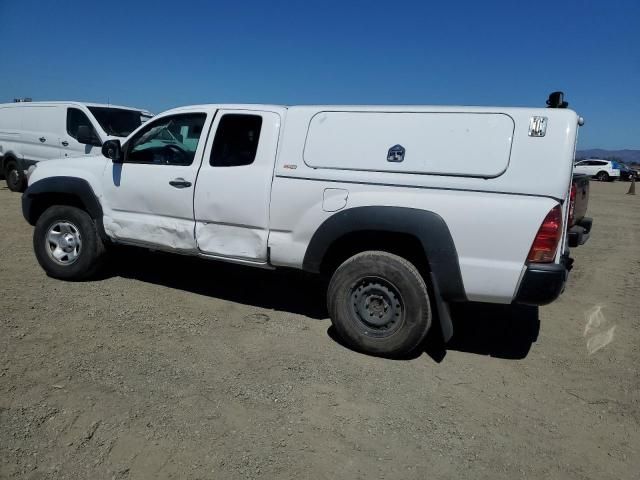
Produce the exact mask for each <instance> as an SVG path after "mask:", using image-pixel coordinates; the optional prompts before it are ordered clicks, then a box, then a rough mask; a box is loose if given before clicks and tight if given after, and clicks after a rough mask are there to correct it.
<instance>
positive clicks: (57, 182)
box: [22, 177, 106, 239]
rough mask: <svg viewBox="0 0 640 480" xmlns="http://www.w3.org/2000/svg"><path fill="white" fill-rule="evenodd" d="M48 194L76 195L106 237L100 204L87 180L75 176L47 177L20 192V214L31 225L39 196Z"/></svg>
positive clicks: (34, 217)
mask: <svg viewBox="0 0 640 480" xmlns="http://www.w3.org/2000/svg"><path fill="white" fill-rule="evenodd" d="M49 194H64V195H71V196H74V197H76V198H77V199H78V200H79V201H80V203H82V205H83V206H84V208H85V209H86V211H87V212H88V213H89V215H91V217H92V218H93V219H94V220H95V221H96V223H97V226H98V232H99V233H100V236H101V237H102V238H103V239H106V234H105V232H104V227H103V225H102V206H101V205H100V201H99V200H98V197H97V196H96V194H95V193H94V191H93V189H92V188H91V185H89V182H87V181H86V180H84V179H82V178H76V177H49V178H44V179H42V180H38V181H37V182H35V183H33V184H32V185H30V186H29V188H27V190H26V191H25V192H24V193H23V194H22V215H23V216H24V218H25V220H26V221H27V222H29V223H30V224H31V225H35V224H36V222H37V220H38V219H37V213H38V209H36V208H34V207H35V204H36V200H37V199H38V198H39V197H42V196H44V195H49Z"/></svg>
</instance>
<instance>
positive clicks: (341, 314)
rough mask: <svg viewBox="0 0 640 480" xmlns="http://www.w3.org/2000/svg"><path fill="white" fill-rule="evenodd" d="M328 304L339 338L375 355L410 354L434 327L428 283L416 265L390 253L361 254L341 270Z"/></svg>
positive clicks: (335, 274)
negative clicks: (432, 326) (432, 324)
mask: <svg viewBox="0 0 640 480" xmlns="http://www.w3.org/2000/svg"><path fill="white" fill-rule="evenodd" d="M327 303H328V309H329V315H330V316H331V321H332V323H333V325H334V327H335V329H336V330H337V332H338V334H339V335H340V337H341V338H342V339H343V340H344V341H345V342H346V343H348V344H349V345H350V346H351V347H353V348H355V349H356V350H361V351H363V352H366V353H371V354H374V355H383V356H391V357H395V356H401V355H406V354H408V353H410V352H411V351H412V350H415V349H416V348H417V347H418V346H419V345H420V344H421V343H422V341H423V340H424V338H425V336H426V335H427V332H428V331H429V328H430V327H431V319H432V314H431V305H430V301H429V292H428V289H427V285H426V284H425V281H424V279H423V278H422V276H421V275H420V273H419V272H418V270H417V269H416V267H415V266H414V265H413V264H412V263H410V262H409V261H407V260H405V259H404V258H402V257H399V256H398V255H393V254H391V253H387V252H381V251H367V252H362V253H359V254H357V255H354V256H353V257H351V258H349V259H348V260H346V261H345V262H344V263H343V264H342V265H340V266H339V267H338V268H337V270H336V271H335V273H334V274H333V276H332V278H331V281H330V282H329V289H328V293H327Z"/></svg>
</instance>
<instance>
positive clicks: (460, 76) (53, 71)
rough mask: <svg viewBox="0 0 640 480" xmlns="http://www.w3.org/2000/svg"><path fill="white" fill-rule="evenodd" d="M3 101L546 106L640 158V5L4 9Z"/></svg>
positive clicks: (327, 3) (0, 4) (0, 41)
mask: <svg viewBox="0 0 640 480" xmlns="http://www.w3.org/2000/svg"><path fill="white" fill-rule="evenodd" d="M0 19H2V22H1V25H2V26H1V27H0V65H1V68H0V101H10V100H12V99H13V98H14V97H16V96H31V97H33V98H34V100H86V101H96V102H106V101H107V100H108V101H110V102H111V103H117V104H124V105H131V106H140V107H146V108H148V109H150V110H152V111H154V112H156V113H157V112H160V111H162V110H166V109H167V108H170V107H174V106H179V105H185V104H191V103H218V102H242V103H244V102H251V103H253V102H256V103H283V104H297V103H307V104H309V103H321V104H322V103H348V104H380V103H386V104H446V105H460V104H462V105H465V104H469V105H509V106H512V105H518V106H520V105H523V106H538V105H543V104H544V101H545V99H546V96H547V94H548V93H549V92H551V91H553V90H558V89H561V90H564V91H565V92H566V94H567V100H568V101H569V102H570V104H571V107H572V108H574V109H575V110H577V111H578V112H579V113H580V114H581V115H583V116H584V117H585V119H586V122H587V123H586V125H585V127H583V129H582V130H581V133H580V135H581V136H580V142H579V147H580V148H593V147H602V148H640V1H638V0H620V1H616V0H609V1H604V0H602V1H562V0H558V1H556V2H554V1H548V2H547V1H542V0H537V1H516V0H512V1H508V2H506V1H504V2H502V1H500V2H491V1H484V2H483V1H465V2H456V1H448V2H426V1H402V0H396V1H393V2H390V1H380V2H377V1H375V0H369V1H352V2H348V1H347V0H342V1H333V0H323V1H322V2H303V1H299V2H282V1H278V0H269V1H253V0H243V1H225V2H215V1H193V2H192V1H188V0H183V1H182V2H177V1H173V2H167V1H164V0H158V1H153V2H152V1H148V2H142V1H140V2H139V1H135V0H133V1H131V0H130V1H128V2H124V1H119V0H110V1H108V2H99V1H90V2H87V1H82V2H80V1H75V0H69V1H64V2H45V1H33V0H0Z"/></svg>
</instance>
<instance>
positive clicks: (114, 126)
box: [0, 102, 152, 192]
mask: <svg viewBox="0 0 640 480" xmlns="http://www.w3.org/2000/svg"><path fill="white" fill-rule="evenodd" d="M151 116H152V114H151V113H149V112H148V111H146V110H140V109H135V108H129V107H119V106H114V105H100V104H96V103H79V102H25V103H6V104H0V174H4V177H5V179H6V181H7V186H8V187H9V189H10V190H13V191H14V192H15V191H22V190H24V188H25V187H26V173H27V171H28V169H29V167H30V166H31V165H34V164H35V163H37V162H41V161H43V160H51V159H58V158H65V157H77V156H81V155H92V154H96V153H99V152H100V147H101V146H102V144H103V143H104V142H105V141H106V140H109V139H114V138H125V137H127V136H128V135H129V134H130V133H131V132H132V131H134V130H135V129H136V128H138V127H139V126H140V125H141V124H142V123H143V122H145V121H146V120H148V119H149V118H151Z"/></svg>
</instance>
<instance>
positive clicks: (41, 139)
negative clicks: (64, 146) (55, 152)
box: [38, 137, 47, 143]
mask: <svg viewBox="0 0 640 480" xmlns="http://www.w3.org/2000/svg"><path fill="white" fill-rule="evenodd" d="M38 140H40V142H41V143H44V142H46V141H47V139H46V138H44V137H40V138H39V139H38Z"/></svg>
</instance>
